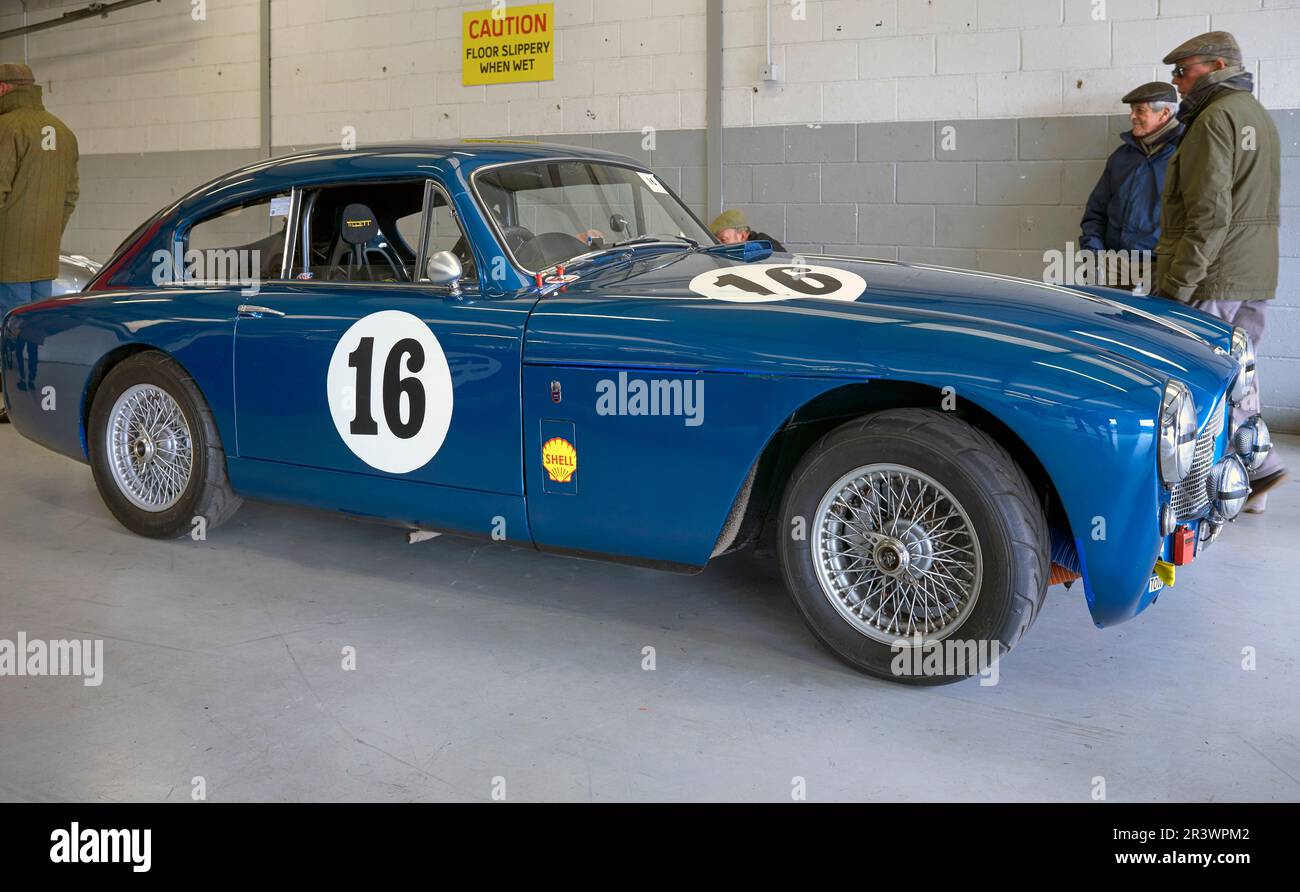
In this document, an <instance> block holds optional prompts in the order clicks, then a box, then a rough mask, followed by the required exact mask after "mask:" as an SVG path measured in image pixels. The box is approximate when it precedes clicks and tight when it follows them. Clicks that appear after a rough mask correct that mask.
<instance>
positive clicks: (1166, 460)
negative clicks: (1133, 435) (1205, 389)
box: [1160, 381, 1196, 486]
mask: <svg viewBox="0 0 1300 892" xmlns="http://www.w3.org/2000/svg"><path fill="white" fill-rule="evenodd" d="M1195 455H1196V406H1194V405H1193V404H1192V394H1191V392H1190V391H1188V389H1187V385H1185V384H1183V383H1182V382H1181V381H1170V382H1169V383H1168V384H1166V385H1165V398H1164V402H1163V403H1161V405H1160V478H1161V479H1162V480H1164V482H1165V483H1166V484H1167V485H1168V486H1173V485H1174V484H1176V483H1178V482H1179V481H1180V480H1182V479H1183V478H1184V477H1186V476H1187V474H1188V472H1189V471H1191V469H1192V459H1193V457H1194V456H1195Z"/></svg>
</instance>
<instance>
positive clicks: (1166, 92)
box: [1121, 81, 1178, 105]
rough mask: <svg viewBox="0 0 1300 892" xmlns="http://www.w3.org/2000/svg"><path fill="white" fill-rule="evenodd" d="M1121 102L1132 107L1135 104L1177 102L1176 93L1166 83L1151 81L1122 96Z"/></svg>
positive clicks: (1172, 86) (1171, 86)
mask: <svg viewBox="0 0 1300 892" xmlns="http://www.w3.org/2000/svg"><path fill="white" fill-rule="evenodd" d="M1121 101H1122V102H1125V103H1127V104H1128V105H1132V104H1133V103H1135V102H1174V103H1176V102H1178V91H1177V90H1176V89H1174V85H1173V84H1171V83H1167V82H1166V81H1152V82H1151V83H1149V84H1143V85H1142V86H1140V87H1137V88H1135V89H1132V90H1129V91H1128V93H1126V94H1124V98H1123V99H1122V100H1121Z"/></svg>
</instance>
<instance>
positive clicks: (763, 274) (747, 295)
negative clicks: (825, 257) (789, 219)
mask: <svg viewBox="0 0 1300 892" xmlns="http://www.w3.org/2000/svg"><path fill="white" fill-rule="evenodd" d="M866 288H867V281H866V279H864V278H862V277H861V276H859V275H858V274H857V273H854V272H849V271H848V270H846V269H836V268H835V267H833V266H814V265H812V264H808V263H805V264H793V263H751V264H746V265H745V266H728V267H723V268H722V269H716V270H710V271H709V272H707V273H700V274H699V275H698V276H696V277H695V278H693V279H691V284H690V289H691V290H692V291H694V292H695V293H696V294H701V295H703V296H705V297H709V298H712V299H714V300H728V301H734V302H736V303H766V302H768V301H774V300H790V299H791V298H796V297H819V298H822V299H824V300H857V299H858V298H859V297H861V296H862V292H863V291H865V290H866Z"/></svg>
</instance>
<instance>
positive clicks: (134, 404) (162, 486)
mask: <svg viewBox="0 0 1300 892" xmlns="http://www.w3.org/2000/svg"><path fill="white" fill-rule="evenodd" d="M106 439H107V443H106V448H107V452H108V455H107V458H108V465H109V470H110V471H111V473H112V477H113V482H114V483H115V484H116V485H117V488H118V489H119V490H120V491H121V493H122V495H124V496H125V497H126V498H127V499H128V500H129V501H130V502H131V503H132V504H133V505H135V506H136V507H137V508H140V509H142V510H144V511H149V512H152V513H159V512H163V511H167V510H168V509H170V508H172V507H174V506H175V505H176V504H177V503H178V502H180V500H181V498H182V496H184V495H185V490H186V488H187V487H188V486H189V482H190V475H191V474H192V473H193V470H194V441H193V438H192V437H191V434H190V427H189V424H188V422H186V420H185V413H184V412H183V411H181V407H180V405H179V404H178V403H177V402H176V400H175V399H173V398H172V396H171V395H170V394H169V393H167V391H165V390H163V389H162V388H160V387H157V386H155V385H153V384H136V385H135V386H133V387H130V388H128V389H127V390H125V391H124V392H123V393H122V395H121V396H119V397H118V398H117V401H116V402H115V403H114V404H113V407H112V409H111V410H109V416H108V425H107V438H106Z"/></svg>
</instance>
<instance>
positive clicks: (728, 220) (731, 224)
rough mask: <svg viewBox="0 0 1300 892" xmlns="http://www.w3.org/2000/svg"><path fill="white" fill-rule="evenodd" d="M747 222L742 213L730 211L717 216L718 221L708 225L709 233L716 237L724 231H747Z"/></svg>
mask: <svg viewBox="0 0 1300 892" xmlns="http://www.w3.org/2000/svg"><path fill="white" fill-rule="evenodd" d="M748 228H749V220H747V219H746V218H745V212H744V211H738V210H734V209H733V210H730V211H723V212H722V213H721V214H718V219H716V220H714V221H713V222H712V223H710V224H709V232H711V233H713V234H714V235H717V234H718V233H719V232H721V231H722V230H724V229H748Z"/></svg>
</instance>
